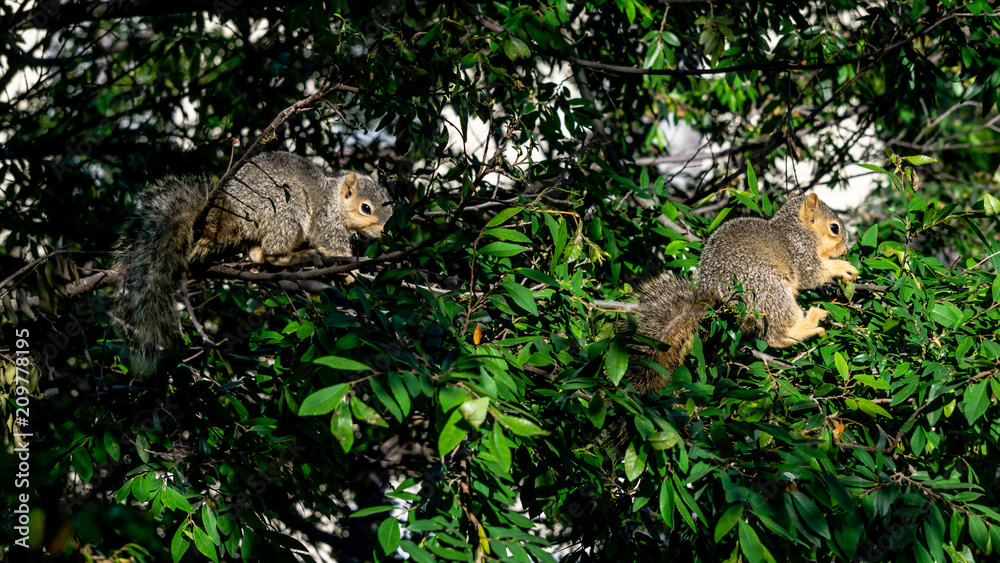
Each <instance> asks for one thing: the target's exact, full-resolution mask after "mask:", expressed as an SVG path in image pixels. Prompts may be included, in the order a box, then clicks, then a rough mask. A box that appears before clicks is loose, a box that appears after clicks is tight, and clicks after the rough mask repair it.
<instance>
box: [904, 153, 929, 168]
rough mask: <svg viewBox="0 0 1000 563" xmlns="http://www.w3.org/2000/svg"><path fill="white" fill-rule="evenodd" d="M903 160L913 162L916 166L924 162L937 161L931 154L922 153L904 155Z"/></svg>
mask: <svg viewBox="0 0 1000 563" xmlns="http://www.w3.org/2000/svg"><path fill="white" fill-rule="evenodd" d="M903 160H905V161H907V162H909V163H910V164H913V165H915V166H921V165H924V164H929V163H931V162H937V159H936V158H931V157H929V156H924V155H922V154H918V155H916V156H904V157H903Z"/></svg>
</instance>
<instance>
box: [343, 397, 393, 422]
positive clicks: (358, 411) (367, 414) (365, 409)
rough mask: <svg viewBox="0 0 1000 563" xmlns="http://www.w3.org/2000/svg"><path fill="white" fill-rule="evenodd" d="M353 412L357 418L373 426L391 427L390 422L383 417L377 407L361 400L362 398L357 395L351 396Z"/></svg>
mask: <svg viewBox="0 0 1000 563" xmlns="http://www.w3.org/2000/svg"><path fill="white" fill-rule="evenodd" d="M351 412H352V413H354V417H355V418H357V419H358V420H363V421H365V422H366V423H368V424H370V425H372V426H381V427H382V428H388V427H389V423H388V422H386V421H385V419H384V418H382V415H380V414H379V413H378V412H377V411H376V410H375V409H373V408H371V407H369V406H368V405H366V404H365V403H363V402H361V399H358V398H357V397H351Z"/></svg>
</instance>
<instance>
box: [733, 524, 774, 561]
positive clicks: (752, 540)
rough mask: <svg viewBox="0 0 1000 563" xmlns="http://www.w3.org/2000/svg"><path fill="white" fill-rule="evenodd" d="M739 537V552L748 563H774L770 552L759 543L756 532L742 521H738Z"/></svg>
mask: <svg viewBox="0 0 1000 563" xmlns="http://www.w3.org/2000/svg"><path fill="white" fill-rule="evenodd" d="M739 535H740V550H741V551H742V552H743V555H745V556H746V558H747V560H748V561H750V563H759V562H760V561H770V562H774V557H772V556H771V552H770V551H768V550H767V548H766V547H764V544H762V543H760V538H759V537H757V532H755V531H754V530H753V528H751V527H750V524H747V523H746V522H745V521H743V520H740V526H739Z"/></svg>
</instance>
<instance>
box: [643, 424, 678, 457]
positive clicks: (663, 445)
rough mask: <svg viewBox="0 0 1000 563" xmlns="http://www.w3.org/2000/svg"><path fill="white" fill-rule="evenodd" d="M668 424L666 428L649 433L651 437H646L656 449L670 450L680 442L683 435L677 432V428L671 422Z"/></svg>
mask: <svg viewBox="0 0 1000 563" xmlns="http://www.w3.org/2000/svg"><path fill="white" fill-rule="evenodd" d="M666 426H667V429H666V430H660V431H659V432H653V433H652V434H650V435H649V438H646V441H647V442H649V445H650V446H652V447H653V449H654V450H657V451H662V450H669V449H670V448H672V447H674V446H676V445H677V444H678V443H680V441H681V435H680V434H678V433H677V430H675V429H674V427H673V426H670V425H669V424H668V425H666Z"/></svg>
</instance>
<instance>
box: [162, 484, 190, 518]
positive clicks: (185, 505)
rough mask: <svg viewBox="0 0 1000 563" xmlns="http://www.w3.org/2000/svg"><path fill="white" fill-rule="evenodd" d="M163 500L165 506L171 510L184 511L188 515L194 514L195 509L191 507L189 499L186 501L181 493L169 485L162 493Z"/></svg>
mask: <svg viewBox="0 0 1000 563" xmlns="http://www.w3.org/2000/svg"><path fill="white" fill-rule="evenodd" d="M161 498H162V499H163V504H164V505H165V506H167V507H169V508H173V509H175V510H183V511H184V512H188V513H191V512H194V507H193V506H191V503H190V502H188V499H186V498H185V497H184V495H182V494H181V493H180V491H178V490H177V489H175V488H173V487H171V486H169V485H168V486H167V487H166V488H164V489H163V491H162V492H161Z"/></svg>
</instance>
